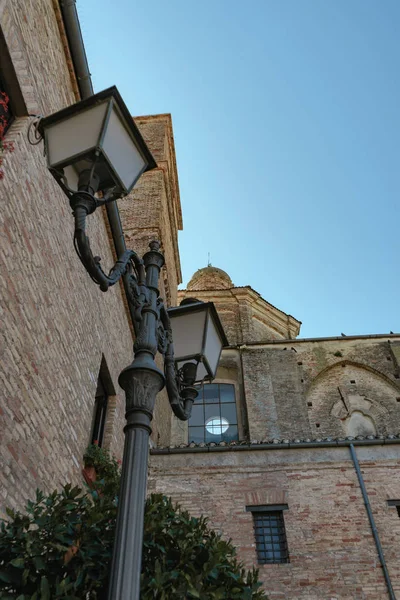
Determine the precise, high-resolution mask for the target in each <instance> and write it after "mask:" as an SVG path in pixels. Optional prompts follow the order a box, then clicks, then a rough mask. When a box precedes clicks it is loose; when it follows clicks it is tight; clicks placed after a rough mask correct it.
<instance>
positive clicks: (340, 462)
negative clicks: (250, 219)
mask: <svg viewBox="0 0 400 600" xmlns="http://www.w3.org/2000/svg"><path fill="white" fill-rule="evenodd" d="M75 17H76V14H75V8H74V6H73V3H71V2H62V0H61V1H60V2H59V1H58V0H2V1H1V2H0V83H1V90H4V91H6V92H7V94H8V95H9V97H10V112H9V114H8V117H10V118H9V129H8V131H7V134H6V135H7V138H6V139H7V141H13V142H14V144H15V152H13V153H12V154H7V155H5V158H4V171H5V177H4V179H3V180H2V181H1V183H0V185H1V188H0V197H1V202H2V209H1V211H0V379H1V392H0V398H1V402H0V511H3V510H4V507H5V506H6V505H10V506H13V507H21V506H22V505H23V504H24V503H25V501H26V499H27V498H29V497H32V495H33V494H34V490H35V489H36V488H37V487H40V488H44V489H53V488H54V487H57V486H60V485H61V484H62V483H64V482H65V481H73V482H76V483H80V482H81V467H82V455H83V452H84V449H85V447H86V446H87V444H88V443H90V441H91V440H92V439H93V438H94V437H96V439H100V442H101V443H102V444H103V445H104V446H105V447H107V448H110V450H111V451H112V452H113V453H114V454H115V455H116V456H117V457H119V456H121V447H122V427H123V423H124V417H123V413H124V400H123V395H122V393H121V390H120V389H119V387H118V384H117V378H118V375H119V373H120V371H121V370H122V369H123V368H124V367H125V366H126V365H127V364H129V363H130V361H131V359H132V342H133V333H132V326H131V320H130V313H129V307H128V305H127V302H126V297H125V293H124V288H123V286H122V284H121V285H118V286H116V287H115V288H113V289H111V290H109V291H108V292H107V293H106V294H103V293H101V292H100V291H99V289H98V288H97V287H96V286H95V285H94V284H92V282H91V281H90V279H89V277H88V275H87V274H86V272H85V271H84V269H83V267H82V265H81V264H80V262H79V259H78V258H77V256H76V254H75V253H74V250H73V245H72V230H73V223H72V218H71V216H70V208H69V206H68V200H67V198H66V197H65V196H64V195H63V193H62V192H61V190H60V188H59V187H58V186H57V185H56V184H55V182H54V180H53V178H52V177H51V175H50V174H49V172H48V170H47V168H46V163H45V159H44V157H43V152H42V147H41V145H37V146H32V145H30V144H29V143H28V139H27V129H28V126H29V123H30V122H31V117H29V115H31V114H34V115H37V114H43V115H48V114H51V113H53V112H55V111H57V110H59V109H61V108H63V107H64V106H67V105H69V104H72V103H74V102H76V101H77V100H79V99H80V98H81V97H82V95H83V94H84V93H87V87H88V86H89V88H90V79H89V75H88V71H87V70H85V60H86V59H85V56H84V49H83V46H82V43H81V42H82V40H81V38H80V37H79V33H80V32H79V23H78V21H77V20H76V18H75ZM86 66H87V65H86ZM85 86H86V92H85ZM89 93H90V89H89ZM135 121H136V123H137V125H138V127H139V128H140V130H141V132H142V135H143V136H144V138H145V140H146V142H147V144H148V146H149V148H150V150H151V152H152V153H153V156H154V158H155V159H156V162H157V165H158V166H157V169H154V170H153V171H150V172H149V173H147V174H145V175H144V176H142V177H141V179H140V180H139V183H138V185H137V186H136V187H135V190H134V192H133V193H132V194H130V195H129V196H128V197H126V198H124V199H123V200H122V201H119V213H120V216H121V221H122V227H123V231H124V235H125V240H126V244H127V246H128V247H131V248H134V249H135V250H137V251H138V252H139V253H143V252H144V251H145V250H146V248H147V244H148V242H149V241H150V240H151V239H154V238H155V237H156V238H158V239H160V240H161V243H162V247H163V251H164V253H165V257H166V265H165V267H164V269H163V273H162V275H163V276H162V282H161V293H162V295H163V296H164V298H165V299H166V301H167V303H168V304H169V305H175V304H177V303H179V301H180V300H182V299H183V298H185V297H196V298H198V299H199V300H212V301H214V302H215V305H216V307H217V310H218V312H219V314H220V317H221V319H222V322H223V324H224V327H225V330H226V333H227V336H228V339H229V343H230V345H229V347H227V348H225V349H224V351H223V355H222V360H221V364H220V367H219V370H218V374H217V378H216V380H215V382H214V383H213V384H209V385H205V386H204V387H203V388H202V389H201V391H200V394H199V398H198V400H197V401H196V404H195V406H194V410H193V416H192V418H191V420H190V421H189V423H182V422H180V421H178V420H177V419H175V418H174V417H172V415H171V411H170V407H169V405H168V401H167V398H166V395H165V393H164V392H163V393H161V394H160V395H159V398H158V401H157V408H156V414H155V418H154V431H153V436H152V442H153V450H152V458H151V463H152V467H151V478H150V488H151V489H152V490H157V491H162V492H165V493H167V494H170V495H172V496H173V497H174V498H175V499H176V500H178V501H179V502H180V503H181V504H183V505H184V506H187V507H188V508H189V509H190V511H191V512H192V513H194V514H200V513H205V514H207V515H208V516H209V518H210V521H211V523H212V525H213V526H214V527H216V528H217V529H219V530H220V531H222V532H223V534H224V535H226V536H227V537H231V538H232V540H233V542H234V543H235V545H236V546H237V547H238V551H239V556H240V557H241V558H242V559H243V560H244V561H245V563H246V565H248V566H251V565H253V564H257V563H258V562H261V563H264V564H261V565H260V568H261V571H262V578H263V580H264V581H265V587H266V589H267V590H268V592H269V596H270V598H271V600H272V599H273V598H292V599H296V598H299V599H300V598H301V599H306V598H307V599H311V600H313V599H315V600H317V599H318V600H322V599H325V598H326V599H328V598H329V599H331V598H336V599H338V600H339V599H345V598H348V599H350V598H352V599H353V598H356V599H364V598H365V599H371V600H377V599H381V598H386V597H389V594H388V591H387V588H388V584H387V582H386V581H385V578H384V575H383V570H382V567H381V564H380V560H379V558H378V549H377V545H376V542H375V540H374V538H373V536H372V533H371V525H370V522H369V520H368V516H367V512H366V509H365V505H364V499H363V495H362V491H361V488H360V482H359V479H358V477H357V473H356V466H357V460H358V461H359V463H360V467H361V473H362V477H363V481H364V483H365V487H366V492H367V494H368V498H369V502H370V505H371V510H372V515H373V518H374V522H375V524H376V528H377V531H378V534H379V539H380V542H381V547H382V552H383V556H384V559H385V561H386V562H385V564H386V565H387V572H388V574H389V577H390V581H391V585H392V586H393V588H394V590H395V591H396V590H400V573H399V567H398V556H399V550H398V543H399V537H400V519H399V514H400V508H396V507H399V504H400V478H399V475H398V466H399V460H400V446H399V445H398V444H399V441H400V438H399V435H398V433H399V430H400V427H399V425H400V417H399V411H400V370H399V362H400V335H394V334H391V335H374V336H359V337H340V338H326V339H324V338H321V339H309V340H304V339H303V340H302V339H298V338H297V336H298V335H299V331H300V322H299V321H297V320H296V319H295V318H293V317H291V316H290V315H286V314H285V313H284V312H282V311H281V310H279V309H278V308H276V307H274V306H273V305H272V304H270V303H269V302H267V301H266V300H264V299H263V298H262V297H261V296H260V295H259V294H258V293H257V292H256V291H254V290H253V289H252V288H251V287H249V286H246V287H235V286H234V285H233V283H232V281H231V280H230V278H229V276H228V275H227V274H226V273H224V272H223V271H221V270H220V269H216V268H215V267H206V268H205V269H201V270H200V271H198V272H197V273H196V274H195V275H194V276H193V278H192V280H191V281H190V283H189V284H188V287H187V289H186V290H182V291H179V292H178V290H177V288H178V284H179V283H180V281H181V271H180V259H179V251H178V244H177V232H178V230H179V229H181V228H182V214H181V206H180V198H179V185H178V178H177V168H176V159H175V150H174V139H173V133H172V121H171V117H170V115H155V116H147V117H139V118H136V119H135ZM89 234H90V238H91V242H92V247H93V248H94V249H95V250H96V251H97V252H98V253H99V254H100V255H101V256H102V259H103V262H104V264H107V265H110V266H111V264H112V263H113V262H114V260H115V256H116V250H115V247H116V240H115V232H114V231H113V225H112V220H111V217H110V214H109V213H108V212H107V211H106V210H104V211H103V212H101V211H100V210H98V211H96V213H95V214H94V215H92V216H91V217H90V219H89ZM255 527H256V533H257V538H256V536H255ZM392 597H394V596H392Z"/></svg>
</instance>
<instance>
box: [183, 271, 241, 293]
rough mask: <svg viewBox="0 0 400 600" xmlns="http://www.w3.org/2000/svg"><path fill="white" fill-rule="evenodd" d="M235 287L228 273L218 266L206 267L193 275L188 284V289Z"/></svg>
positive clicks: (226, 288)
mask: <svg viewBox="0 0 400 600" xmlns="http://www.w3.org/2000/svg"><path fill="white" fill-rule="evenodd" d="M230 288H233V283H232V279H231V278H230V277H229V275H228V273H225V271H223V270H222V269H217V267H211V266H209V267H204V269H199V270H198V271H196V273H195V274H194V275H193V277H192V279H191V280H190V281H189V283H188V285H187V289H188V290H229V289H230Z"/></svg>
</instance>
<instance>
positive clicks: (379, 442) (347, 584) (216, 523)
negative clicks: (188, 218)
mask: <svg viewBox="0 0 400 600" xmlns="http://www.w3.org/2000/svg"><path fill="white" fill-rule="evenodd" d="M186 297H196V298H198V299H199V300H207V301H213V302H214V303H215V305H216V307H217V310H218V313H219V315H220V317H221V320H222V322H223V324H224V327H225V331H226V333H227V336H228V340H229V343H230V346H229V347H227V348H224V350H223V353H222V358H221V362H220V367H219V370H218V373H217V377H216V379H215V382H214V383H213V384H211V385H207V384H205V385H204V386H203V389H202V390H200V395H199V398H198V399H197V401H196V402H195V404H194V407H193V415H192V418H191V420H190V421H189V423H188V424H178V423H176V424H175V428H174V430H173V438H172V444H171V445H170V447H168V448H163V449H161V448H159V449H154V450H152V459H151V464H152V480H151V489H152V490H155V491H158V492H163V493H165V494H167V495H171V496H172V497H173V498H174V499H175V500H176V501H178V502H179V503H180V504H182V505H183V506H184V507H185V508H187V509H189V510H190V511H191V512H192V513H193V514H197V515H199V514H206V515H207V516H208V517H209V519H210V523H211V525H212V526H213V527H215V528H216V529H217V530H219V531H221V532H222V533H223V535H225V536H226V537H228V538H231V539H232V541H233V543H234V545H235V546H236V547H237V549H238V555H239V557H240V558H241V559H242V560H243V561H244V563H245V565H246V566H247V567H251V566H253V565H258V567H259V568H260V571H261V579H262V580H263V581H264V584H265V588H266V590H267V591H268V595H269V597H270V598H271V600H272V599H277V598H282V599H283V598H293V599H297V598H301V599H303V598H304V599H310V600H311V599H312V600H322V599H337V600H339V599H340V600H342V599H345V598H346V599H349V600H350V599H355V598H356V599H360V600H361V599H368V600H372V599H373V600H378V599H379V600H380V599H383V598H393V597H395V595H393V596H391V595H390V594H389V591H388V586H389V587H390V586H391V588H392V592H393V594H400V572H399V540H400V476H399V466H400V436H399V431H400V385H399V384H400V371H399V362H400V337H399V336H398V335H394V334H390V335H371V336H358V337H356V336H349V337H344V336H341V337H339V338H320V339H298V338H297V337H296V336H297V335H298V333H299V330H300V322H299V321H296V319H294V318H293V317H291V316H289V315H285V314H284V313H282V312H281V311H279V310H278V309H277V308H275V307H273V306H271V305H270V304H269V303H268V302H266V301H265V300H263V299H262V298H261V297H260V296H259V294H257V293H256V292H254V290H252V289H251V288H250V287H235V286H234V285H233V284H232V281H231V280H230V278H229V276H228V275H227V274H226V273H224V272H223V271H221V270H220V269H216V268H214V267H210V266H209V267H206V268H205V269H201V270H200V271H198V272H197V273H195V275H194V276H193V278H192V280H191V281H190V282H189V284H188V289H186V290H182V291H180V292H179V298H180V299H183V298H186ZM232 399H233V402H235V405H236V412H234V411H233V410H232ZM357 463H358V464H357ZM358 465H359V467H360V472H361V477H362V480H363V483H364V485H365V489H366V494H367V496H365V497H364V496H363V493H362V489H361V486H360V481H359V478H358V476H357V470H356V469H357V466H358ZM366 500H367V501H368V502H369V503H370V506H371V510H372V516H373V519H374V526H375V527H376V529H377V532H378V536H379V541H380V544H381V550H382V554H383V557H384V561H385V567H386V570H387V575H388V581H386V580H385V578H384V573H383V569H382V565H381V561H380V559H379V555H378V552H379V550H378V547H377V544H376V542H375V540H374V537H373V534H372V528H371V522H370V520H369V518H368V514H367V511H366V508H365V501H366Z"/></svg>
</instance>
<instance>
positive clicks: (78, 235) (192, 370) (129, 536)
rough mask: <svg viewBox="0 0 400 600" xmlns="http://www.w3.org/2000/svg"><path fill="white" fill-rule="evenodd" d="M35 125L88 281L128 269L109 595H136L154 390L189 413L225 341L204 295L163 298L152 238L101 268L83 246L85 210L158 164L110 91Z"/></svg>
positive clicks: (114, 277)
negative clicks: (168, 304)
mask: <svg viewBox="0 0 400 600" xmlns="http://www.w3.org/2000/svg"><path fill="white" fill-rule="evenodd" d="M37 131H38V133H39V135H41V136H42V137H43V138H44V140H45V151H46V155H47V159H48V167H49V169H50V171H51V173H52V174H53V176H54V177H55V178H56V180H57V182H58V183H59V184H60V186H61V187H62V189H63V190H64V192H65V193H66V194H67V196H68V198H69V200H70V205H71V208H72V211H73V215H74V218H75V231H74V244H75V248H76V251H77V253H78V256H79V258H80V260H81V261H82V263H83V265H84V267H85V268H86V270H87V271H88V273H89V275H90V276H91V278H92V280H93V281H94V282H95V283H97V284H98V285H99V286H100V289H101V290H102V291H107V290H108V288H109V287H110V286H112V285H114V284H116V283H117V282H118V281H119V279H120V278H121V276H122V275H124V274H126V273H127V274H128V276H129V285H128V301H129V303H130V304H131V306H132V307H133V311H132V313H133V315H134V328H135V333H136V340H135V343H134V360H133V362H132V363H131V364H130V365H129V366H128V367H127V368H126V369H124V370H123V371H122V373H121V375H120V377H119V384H120V386H121V387H122V388H123V389H124V391H125V395H126V421H127V423H126V426H125V429H124V431H125V447H124V455H123V465H122V476H121V489H120V495H119V504H118V516H117V527H116V537H115V544H114V555H113V562H112V568H111V582H110V587H109V599H110V600H128V599H129V600H137V599H139V597H140V573H141V561H142V544H143V518H144V505H145V497H146V485H147V464H148V453H149V436H150V433H151V427H150V424H151V420H152V417H153V410H154V405H155V400H156V395H157V393H158V392H159V391H160V390H161V389H162V388H163V387H164V385H166V388H167V392H168V398H169V401H170V404H171V408H172V410H173V411H174V413H175V415H176V416H177V417H178V418H179V419H181V420H187V419H188V418H189V417H190V414H191V409H192V405H193V402H194V400H195V399H196V396H197V391H196V388H195V387H194V385H195V384H196V383H197V384H198V383H201V382H202V381H205V380H209V381H210V380H212V379H213V378H214V377H215V374H216V370H217V366H218V362H219V358H220V354H221V350H222V347H223V346H224V345H226V344H227V340H226V337H225V334H224V331H223V329H222V326H221V323H220V320H219V318H218V315H217V312H216V310H215V307H214V305H213V304H212V303H202V302H198V301H196V300H194V301H191V302H190V303H186V304H185V305H184V306H180V307H176V308H171V309H168V310H167V309H166V308H165V307H164V304H163V302H162V300H161V298H160V296H159V290H158V281H159V274H160V270H161V268H162V266H163V264H164V257H163V255H162V253H161V252H160V246H159V243H158V242H157V241H153V242H151V243H150V250H149V251H148V252H147V253H146V254H145V255H144V257H143V259H141V258H139V256H138V255H137V254H136V253H135V252H134V251H133V250H126V252H124V254H123V255H122V256H120V257H119V258H118V260H117V262H116V263H115V265H114V266H113V268H112V269H111V270H110V272H109V273H108V274H106V273H105V272H104V271H103V269H102V268H101V265H100V258H99V257H97V256H94V255H93V253H92V251H91V248H90V244H89V239H88V237H87V235H86V233H85V225H86V218H87V216H88V215H89V214H91V213H93V212H94V211H95V210H96V208H97V207H98V206H101V205H102V204H105V203H106V202H111V201H113V200H116V199H117V198H120V197H121V196H123V195H126V194H127V193H129V191H130V190H131V189H132V188H133V186H134V184H135V183H136V181H137V180H138V178H139V177H140V175H141V174H142V173H143V172H145V171H147V170H149V169H152V168H154V167H155V166H156V163H155V162H154V159H153V157H152V155H151V153H150V151H149V150H148V148H147V146H146V144H145V142H144V140H143V138H142V136H141V135H140V132H139V130H138V129H137V127H136V126H135V124H134V122H133V119H132V117H131V116H130V114H129V111H128V109H127V108H126V106H125V104H124V102H123V100H122V98H121V96H120V95H119V93H118V90H117V89H116V88H115V87H112V88H109V89H107V90H105V91H103V92H100V93H99V94H96V95H95V96H91V97H90V98H88V99H87V100H83V101H82V102H78V103H77V104H75V105H73V106H70V107H68V108H65V109H63V110H61V111H59V112H57V113H55V114H53V115H50V116H49V117H46V118H43V119H41V120H40V122H39V123H38V125H37ZM174 346H175V351H174ZM157 351H159V352H160V353H161V354H162V355H163V356H164V373H163V372H162V371H161V370H160V369H159V368H158V367H157V366H156V363H155V361H154V357H155V355H156V353H157Z"/></svg>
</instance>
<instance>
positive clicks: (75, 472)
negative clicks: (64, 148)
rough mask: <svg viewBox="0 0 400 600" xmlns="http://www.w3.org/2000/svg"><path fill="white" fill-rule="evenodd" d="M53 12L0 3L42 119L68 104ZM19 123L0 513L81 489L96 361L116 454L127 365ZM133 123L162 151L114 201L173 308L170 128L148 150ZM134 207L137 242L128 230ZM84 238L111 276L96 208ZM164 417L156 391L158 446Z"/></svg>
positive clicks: (119, 313)
mask: <svg viewBox="0 0 400 600" xmlns="http://www.w3.org/2000/svg"><path fill="white" fill-rule="evenodd" d="M56 8H57V2H53V0H28V1H26V0H3V2H1V3H0V26H1V28H2V31H3V33H4V37H5V40H6V44H7V46H8V49H9V52H10V56H11V59H12V61H13V64H14V68H15V72H16V76H17V79H18V82H19V86H20V92H21V94H22V97H23V100H24V102H25V104H26V106H27V110H28V112H30V113H34V114H43V115H47V114H50V113H52V112H55V111H57V110H59V109H60V108H62V107H64V106H66V105H69V104H71V103H73V102H75V101H76V99H77V98H76V82H75V79H74V76H73V73H71V62H70V59H69V55H68V52H67V53H66V46H65V42H66V40H65V37H63V35H62V23H61V22H60V14H59V11H58V10H55V9H56ZM60 25H61V28H60ZM60 32H61V33H60ZM148 120H150V121H151V118H150V119H148ZM28 123H29V118H28V117H26V116H25V117H23V116H21V117H20V118H18V119H17V120H16V121H15V123H14V124H13V125H12V126H11V129H10V131H9V133H8V134H7V136H8V139H9V140H13V141H14V142H15V152H14V153H13V154H9V155H6V157H5V160H4V171H5V179H4V180H3V181H2V182H1V189H0V195H1V203H2V209H1V211H0V385H1V392H0V511H3V510H4V507H5V505H10V506H13V507H21V505H23V504H24V503H25V502H26V499H27V498H30V497H32V496H33V495H34V491H35V489H36V488H37V487H40V488H42V489H54V488H56V487H59V486H60V485H61V484H62V483H64V482H67V481H72V482H74V483H81V482H82V478H81V472H80V471H81V467H82V455H83V452H84V449H85V447H86V445H87V444H88V442H89V441H90V433H91V425H92V417H93V409H94V396H95V390H96V385H97V377H98V373H99V369H100V364H101V362H102V360H103V359H104V360H105V362H106V364H107V368H108V371H109V375H110V379H111V382H112V387H113V388H114V390H115V392H114V393H113V395H112V397H111V398H110V400H109V411H108V420H107V425H106V436H105V442H106V445H108V446H109V447H110V449H111V451H112V452H113V453H114V454H115V455H116V456H117V457H118V458H119V457H121V454H122V443H123V433H122V428H123V424H124V422H125V419H124V407H125V406H124V405H125V402H124V397H123V393H122V390H121V389H120V388H119V386H118V383H117V381H118V375H119V373H120V371H121V370H122V369H123V368H124V367H125V366H127V365H128V364H129V363H130V362H131V360H132V358H133V349H132V344H133V339H132V334H131V329H130V323H129V319H128V313H127V309H126V302H124V296H123V289H122V285H117V286H115V287H114V288H112V289H110V290H109V291H108V292H107V293H105V294H104V293H102V292H100V290H99V289H98V287H97V286H96V285H94V284H93V283H92V281H91V280H90V278H89V276H88V275H87V274H86V272H85V270H84V268H83V266H82V265H81V263H80V261H79V259H78V257H77V256H76V254H75V252H74V250H73V244H72V234H73V219H72V216H71V210H70V208H69V205H68V200H67V198H66V197H65V195H64V194H63V193H62V191H61V190H60V188H59V187H58V185H57V184H56V183H55V182H54V180H53V178H52V177H51V175H50V174H49V172H48V170H47V167H46V160H45V157H43V146H42V145H38V146H31V145H29V144H28V142H27V127H28ZM138 124H139V127H141V128H143V129H144V134H145V137H146V136H147V137H148V138H149V143H150V146H151V149H152V150H153V151H158V150H159V153H163V154H162V155H161V154H160V155H159V156H157V158H158V159H159V160H160V165H159V169H157V170H156V171H155V172H154V174H151V175H150V174H149V175H146V176H145V177H143V180H142V181H141V182H140V185H139V186H138V189H137V190H135V192H134V194H133V200H134V202H132V197H131V198H130V199H126V200H124V202H123V203H122V204H123V206H122V213H123V214H122V219H123V222H124V221H125V222H124V225H126V227H127V230H128V236H127V237H128V247H129V246H130V247H133V248H134V249H137V250H138V251H139V252H140V253H142V252H143V251H145V250H147V244H148V242H149V241H150V239H152V238H154V237H158V238H159V239H161V241H162V244H163V247H164V250H165V254H166V263H167V264H166V267H165V272H164V279H163V281H162V286H161V287H162V293H165V294H166V295H167V299H168V301H169V302H171V303H175V301H176V287H177V282H178V281H180V266H179V256H178V254H177V245H176V237H177V231H176V229H177V228H178V227H181V215H180V203H179V189H178V187H177V186H178V183H177V177H176V165H175V162H174V161H175V156H174V149H173V139H172V126H171V121H170V117H169V116H163V118H161V119H158V120H157V119H154V120H153V122H152V126H153V129H152V131H153V130H154V128H157V127H159V132H160V136H159V141H160V148H159V149H158V145H157V140H156V137H157V136H155V137H154V136H153V134H151V133H149V128H148V126H147V125H146V118H144V119H142V121H140V122H139V123H138ZM146 127H147V128H146ZM150 129H151V128H150ZM167 130H168V132H167V133H168V135H167V133H166V131H167ZM166 138H167V139H166ZM174 185H175V188H174ZM137 209H139V211H138V213H137V215H138V216H137V218H138V221H137V222H138V223H140V224H142V225H141V226H142V227H144V228H146V231H145V233H144V234H143V231H142V230H140V231H139V230H135V227H134V226H133V225H132V221H130V214H131V212H132V211H136V210H137ZM150 214H152V215H153V217H154V218H153V219H152V220H151V221H150V220H149V216H150ZM88 234H89V238H90V240H91V244H92V248H93V251H94V253H96V254H97V253H98V254H99V255H100V256H101V257H102V263H103V266H104V268H105V269H107V268H109V267H111V265H112V264H113V262H114V256H113V246H112V242H111V239H110V236H109V232H108V229H107V221H106V215H105V211H101V210H98V211H96V213H95V214H94V215H91V216H90V217H89V219H88ZM170 419H171V411H170V408H169V406H168V401H167V398H166V396H165V394H164V395H162V394H161V395H160V398H159V400H158V402H157V409H156V418H155V420H154V434H153V443H157V441H160V442H161V443H163V444H165V443H168V441H169V430H170V427H169V423H170Z"/></svg>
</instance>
